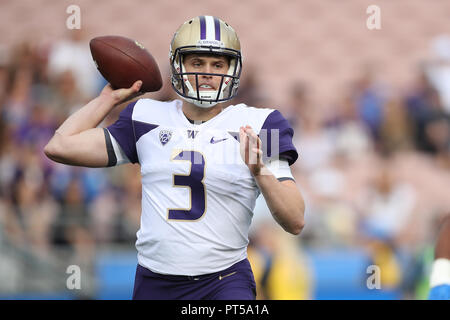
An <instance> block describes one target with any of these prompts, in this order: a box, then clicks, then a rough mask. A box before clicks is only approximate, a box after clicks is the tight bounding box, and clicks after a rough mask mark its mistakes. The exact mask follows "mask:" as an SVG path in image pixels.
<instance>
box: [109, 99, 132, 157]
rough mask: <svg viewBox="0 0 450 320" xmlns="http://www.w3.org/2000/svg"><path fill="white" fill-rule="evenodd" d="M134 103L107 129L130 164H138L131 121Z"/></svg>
mask: <svg viewBox="0 0 450 320" xmlns="http://www.w3.org/2000/svg"><path fill="white" fill-rule="evenodd" d="M135 104H136V101H135V102H132V103H130V104H129V105H128V106H127V107H126V108H125V109H123V110H122V112H121V113H120V115H119V119H118V120H117V121H116V122H114V123H113V124H112V125H110V126H109V127H107V129H108V130H109V132H110V133H111V135H112V136H113V137H114V138H115V139H116V140H117V142H118V143H119V145H120V147H121V148H122V150H123V151H124V152H125V154H126V155H127V157H128V159H129V160H130V161H131V163H136V162H139V160H138V156H137V151H136V140H135V135H134V127H133V121H132V115H133V109H134V106H135Z"/></svg>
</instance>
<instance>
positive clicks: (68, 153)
mask: <svg viewBox="0 0 450 320" xmlns="http://www.w3.org/2000/svg"><path fill="white" fill-rule="evenodd" d="M170 67H171V82H172V87H173V89H174V90H175V92H176V93H177V94H178V95H179V96H180V98H181V99H177V100H174V101H170V102H160V101H156V100H152V99H138V100H136V101H135V102H132V103H130V104H128V106H127V107H126V108H125V109H123V111H122V112H121V114H120V116H119V119H118V120H117V121H116V122H115V123H114V124H112V125H111V126H109V127H107V128H100V127H97V126H99V124H100V123H101V122H102V121H103V119H104V118H105V117H106V116H107V114H108V113H109V112H110V111H111V110H112V109H113V108H115V107H116V106H117V105H118V104H120V103H123V102H124V101H127V100H129V99H130V98H133V97H136V96H137V95H139V93H140V92H139V90H140V86H141V85H142V81H136V82H135V83H134V84H133V86H132V87H130V88H127V89H117V90H113V89H112V88H111V86H110V85H107V86H105V88H104V89H103V90H102V92H101V93H100V95H99V96H98V97H96V98H95V99H93V100H92V101H90V102H89V103H87V104H86V105H85V106H84V107H82V108H81V109H80V110H78V111H77V112H75V113H74V114H72V115H71V116H70V117H69V118H68V119H66V121H65V122H64V123H63V124H62V125H61V126H60V127H59V128H58V129H57V130H56V132H55V134H54V136H53V137H52V139H51V140H50V141H49V143H48V144H47V146H46V147H45V150H44V151H45V154H46V155H47V156H48V157H49V158H51V159H53V160H54V161H57V162H61V163H64V164H68V165H76V166H86V167H109V166H115V165H120V164H124V163H137V164H139V165H140V168H141V176H142V214H141V225H140V229H139V231H138V232H137V241H136V248H137V251H138V266H137V269H136V278H135V284H134V292H133V299H191V300H197V299H255V297H256V290H255V282H254V278H253V273H252V270H251V267H250V264H249V261H248V260H247V245H248V242H249V240H248V231H249V227H250V223H251V220H252V216H253V208H254V206H255V201H256V198H257V197H258V196H259V195H260V194H262V195H263V196H264V198H265V200H266V203H267V205H268V207H269V209H270V211H271V213H272V215H273V217H274V219H275V221H277V223H278V224H280V226H281V227H282V228H283V229H284V230H286V231H287V232H289V233H292V234H294V235H298V234H299V233H300V232H301V230H302V229H303V227H304V209H305V205H304V201H303V197H302V195H301V193H300V191H299V190H298V188H297V187H296V184H295V181H294V178H293V176H292V174H291V171H290V165H292V164H293V163H294V162H295V161H296V160H297V157H298V154H297V150H296V148H295V147H294V145H293V144H292V136H293V133H294V132H293V129H292V128H291V127H290V125H289V123H288V121H287V120H286V119H285V118H284V117H283V116H282V114H281V113H280V112H279V111H277V110H275V109H259V108H254V107H250V106H247V105H245V104H238V105H230V106H227V107H226V108H225V107H224V106H223V102H225V101H228V100H230V99H232V98H233V97H234V96H235V95H236V93H237V90H238V87H239V78H240V75H241V70H242V56H241V47H240V43H239V39H238V36H237V34H236V32H235V31H234V29H233V28H232V27H231V26H230V25H229V24H227V23H226V22H224V21H222V20H221V19H219V18H216V17H213V16H199V17H196V18H193V19H191V20H188V21H186V22H185V23H184V24H183V25H181V26H180V27H179V29H178V30H177V31H176V33H175V35H174V37H173V39H172V42H171V45H170Z"/></svg>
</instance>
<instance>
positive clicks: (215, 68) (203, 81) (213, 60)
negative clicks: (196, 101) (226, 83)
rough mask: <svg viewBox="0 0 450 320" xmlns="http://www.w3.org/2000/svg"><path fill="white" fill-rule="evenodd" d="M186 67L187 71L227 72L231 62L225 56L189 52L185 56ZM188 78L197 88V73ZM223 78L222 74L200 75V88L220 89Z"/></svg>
mask: <svg viewBox="0 0 450 320" xmlns="http://www.w3.org/2000/svg"><path fill="white" fill-rule="evenodd" d="M184 67H185V68H186V72H202V73H217V74H227V72H228V68H229V62H228V59H227V58H226V57H224V56H218V55H200V54H189V55H186V56H185V57H184ZM188 80H189V82H190V83H191V84H192V87H193V88H194V90H196V88H197V83H196V77H195V75H188ZM221 80H222V77H221V76H213V75H199V76H198V88H199V90H200V91H211V90H219V87H220V82H221ZM224 80H225V79H224Z"/></svg>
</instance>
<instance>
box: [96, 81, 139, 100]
mask: <svg viewBox="0 0 450 320" xmlns="http://www.w3.org/2000/svg"><path fill="white" fill-rule="evenodd" d="M141 86H142V81H141V80H138V81H136V82H135V83H133V85H132V86H131V87H130V88H127V89H117V90H114V89H113V88H112V87H111V84H109V83H108V84H107V85H106V86H105V87H104V88H103V90H102V92H101V93H100V96H107V97H108V98H109V99H112V100H113V102H114V104H120V103H123V102H125V101H128V100H131V99H134V98H136V97H138V96H140V95H142V94H144V92H141V91H140V89H141Z"/></svg>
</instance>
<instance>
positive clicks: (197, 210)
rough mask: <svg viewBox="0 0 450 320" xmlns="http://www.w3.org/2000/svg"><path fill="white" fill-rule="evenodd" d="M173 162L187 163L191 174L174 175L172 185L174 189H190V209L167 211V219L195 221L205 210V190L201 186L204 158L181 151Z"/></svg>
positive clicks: (197, 154) (195, 153) (195, 152)
mask: <svg viewBox="0 0 450 320" xmlns="http://www.w3.org/2000/svg"><path fill="white" fill-rule="evenodd" d="M172 160H173V161H189V162H190V163H191V172H190V173H189V174H188V175H182V174H174V175H173V184H174V186H176V187H188V188H190V189H191V199H190V202H191V208H190V209H169V213H168V218H169V219H173V220H197V219H200V218H201V217H202V216H203V214H204V213H205V210H206V190H205V185H204V184H203V179H204V176H205V158H204V157H203V155H202V154H201V153H200V152H198V151H181V152H180V153H178V154H177V155H176V156H175V157H174V158H173V159H172Z"/></svg>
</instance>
